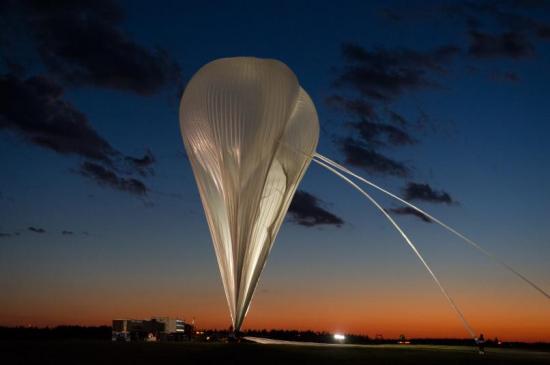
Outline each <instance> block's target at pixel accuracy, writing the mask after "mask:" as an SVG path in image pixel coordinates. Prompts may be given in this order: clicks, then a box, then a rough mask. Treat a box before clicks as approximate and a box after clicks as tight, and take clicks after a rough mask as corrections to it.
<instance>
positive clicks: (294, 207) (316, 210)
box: [288, 190, 344, 227]
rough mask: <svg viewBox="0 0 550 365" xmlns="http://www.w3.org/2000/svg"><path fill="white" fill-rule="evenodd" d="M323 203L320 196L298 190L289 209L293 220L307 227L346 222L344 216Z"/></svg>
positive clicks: (337, 224) (338, 225)
mask: <svg viewBox="0 0 550 365" xmlns="http://www.w3.org/2000/svg"><path fill="white" fill-rule="evenodd" d="M321 203H322V202H321V200H320V199H319V198H317V197H316V196H314V195H312V194H310V193H308V192H306V191H303V190H298V191H296V194H294V198H293V200H292V203H291V204H290V207H289V209H288V213H289V214H290V217H291V221H292V222H294V223H296V224H299V225H301V226H305V227H314V226H320V225H333V226H336V227H340V226H341V225H343V224H344V221H343V219H342V218H340V217H338V216H336V215H334V214H333V213H331V212H329V211H328V210H326V209H325V208H323V207H322V206H321Z"/></svg>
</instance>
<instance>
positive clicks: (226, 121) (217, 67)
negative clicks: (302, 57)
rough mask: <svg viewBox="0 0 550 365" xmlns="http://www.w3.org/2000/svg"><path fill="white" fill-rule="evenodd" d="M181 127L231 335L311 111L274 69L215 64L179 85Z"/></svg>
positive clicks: (300, 164)
mask: <svg viewBox="0 0 550 365" xmlns="http://www.w3.org/2000/svg"><path fill="white" fill-rule="evenodd" d="M180 127H181V132H182V136H183V141H184V144H185V149H186V151H187V155H188V157H189V161H190V162H191V166H192V168H193V173H194V175H195V179H196V181H197V186H198V188H199V193H200V196H201V200H202V204H203V207H204V211H205V214H206V219H207V221H208V226H209V228H210V234H211V236H212V241H213V244H214V249H215V252H216V257H217V260H218V265H219V268H220V273H221V277H222V282H223V286H224V289H225V295H226V298H227V302H228V305H229V311H230V313H231V319H232V323H233V328H234V329H235V330H236V331H238V330H239V329H240V327H241V325H242V323H243V320H244V317H245V316H246V313H247V311H248V308H249V304H250V301H251V299H252V296H253V294H254V290H255V288H256V285H257V283H258V279H259V277H260V274H261V272H262V270H263V268H264V266H265V263H266V259H267V257H268V255H269V252H270V250H271V248H272V247H273V243H274V241H275V237H276V236H277V232H278V231H279V228H280V226H281V224H282V222H283V220H284V217H285V215H286V212H287V210H288V207H289V205H290V202H291V201H292V197H293V196H294V193H295V191H296V188H297V187H298V184H299V182H300V180H301V179H302V177H303V175H304V173H305V171H306V169H307V167H308V166H309V163H310V162H311V156H312V155H313V153H314V152H315V149H316V147H317V142H318V139H319V121H318V118H317V112H316V110H315V106H314V105H313V102H312V101H311V99H310V97H309V96H308V94H307V93H306V92H305V91H304V90H303V89H302V88H301V87H300V85H299V83H298V80H297V79H296V76H295V75H294V73H293V72H292V71H291V70H290V69H289V68H288V67H287V66H286V65H285V64H283V63H282V62H279V61H276V60H270V59H258V58H252V57H236V58H223V59H219V60H215V61H213V62H210V63H209V64H207V65H205V66H203V67H202V68H201V69H200V70H199V71H198V72H197V73H196V74H195V75H194V76H193V78H192V79H191V81H190V82H189V84H188V85H187V87H186V89H185V92H184V93H183V96H182V98H181V104H180Z"/></svg>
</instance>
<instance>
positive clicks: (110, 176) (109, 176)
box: [78, 161, 149, 196]
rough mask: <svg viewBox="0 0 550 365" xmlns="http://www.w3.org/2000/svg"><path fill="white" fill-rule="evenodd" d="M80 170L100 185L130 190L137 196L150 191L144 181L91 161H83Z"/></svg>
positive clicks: (83, 174) (125, 190) (129, 191)
mask: <svg viewBox="0 0 550 365" xmlns="http://www.w3.org/2000/svg"><path fill="white" fill-rule="evenodd" d="M78 172H79V173H80V174H81V175H82V176H85V177H87V178H89V179H91V180H92V181H94V182H96V183H98V184H99V185H103V186H108V187H111V188H113V189H115V190H119V191H124V192H128V193H131V194H134V195H137V196H145V195H147V193H148V191H149V189H148V188H147V186H146V185H145V184H144V183H143V182H142V181H140V180H138V179H135V178H131V177H130V178H125V177H121V176H119V175H118V174H117V173H116V172H115V171H113V170H111V169H108V168H106V167H104V166H101V165H99V164H96V163H93V162H90V161H85V162H84V163H82V164H81V166H80V170H79V171H78Z"/></svg>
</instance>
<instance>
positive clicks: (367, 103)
mask: <svg viewBox="0 0 550 365" xmlns="http://www.w3.org/2000/svg"><path fill="white" fill-rule="evenodd" d="M458 52H459V49H458V48H457V47H455V46H453V45H445V46H441V47H437V48H434V49H432V50H429V51H416V50H412V49H406V48H399V49H386V48H374V49H367V48H364V47H361V46H359V45H356V44H353V43H345V44H343V45H342V56H343V58H344V66H343V67H340V68H338V69H336V72H337V73H336V76H335V79H334V80H333V86H334V87H335V88H336V89H337V90H338V91H337V92H336V93H335V94H334V95H332V96H330V97H329V98H327V99H326V102H327V104H328V106H330V107H332V108H335V109H336V110H338V111H342V112H344V113H346V114H347V116H348V118H349V117H351V121H347V122H346V123H347V125H348V126H350V127H351V131H352V132H353V133H350V134H349V135H348V136H346V137H344V138H341V136H336V138H335V141H336V143H337V145H338V147H339V148H340V150H341V151H342V153H343V154H344V156H345V160H346V162H347V163H349V164H352V165H354V166H357V167H360V168H363V169H364V170H366V171H367V172H369V173H377V174H381V175H393V176H398V177H406V176H408V175H409V173H410V171H409V168H408V167H407V166H406V165H405V164H404V163H403V162H400V161H396V160H394V159H392V158H391V157H388V156H387V155H386V152H382V151H381V150H382V149H384V148H396V147H404V146H409V145H413V144H415V143H417V140H416V138H414V137H413V135H412V134H411V126H412V124H411V123H409V121H408V120H407V119H406V118H405V117H404V116H403V115H401V114H399V113H397V112H395V111H394V110H393V108H391V107H390V105H389V104H390V103H392V102H394V101H396V100H397V99H398V98H400V97H401V96H402V95H403V94H404V93H405V92H408V91H413V90H416V89H421V88H426V87H439V85H438V83H437V82H436V81H434V80H433V77H432V76H433V75H435V74H444V73H446V72H447V66H448V65H449V63H450V62H451V61H452V60H453V59H454V57H455V56H456V55H457V54H458ZM348 120H349V119H348ZM419 121H421V119H419ZM419 126H420V125H417V127H419Z"/></svg>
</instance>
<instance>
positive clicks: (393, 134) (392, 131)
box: [352, 120, 415, 146]
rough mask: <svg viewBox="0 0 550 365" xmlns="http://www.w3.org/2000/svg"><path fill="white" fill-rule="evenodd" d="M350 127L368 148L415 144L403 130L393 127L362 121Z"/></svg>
mask: <svg viewBox="0 0 550 365" xmlns="http://www.w3.org/2000/svg"><path fill="white" fill-rule="evenodd" d="M352 127H353V128H354V129H355V130H356V131H357V132H359V135H360V136H361V137H362V139H363V141H364V142H366V143H367V144H368V145H370V146H388V145H391V146H405V145H411V144H414V143H415V140H414V139H413V138H412V137H411V136H410V135H409V134H408V133H407V132H406V131H405V130H403V129H401V128H398V127H395V126H393V125H389V124H384V123H375V122H371V121H368V120H362V121H359V122H356V123H352Z"/></svg>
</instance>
